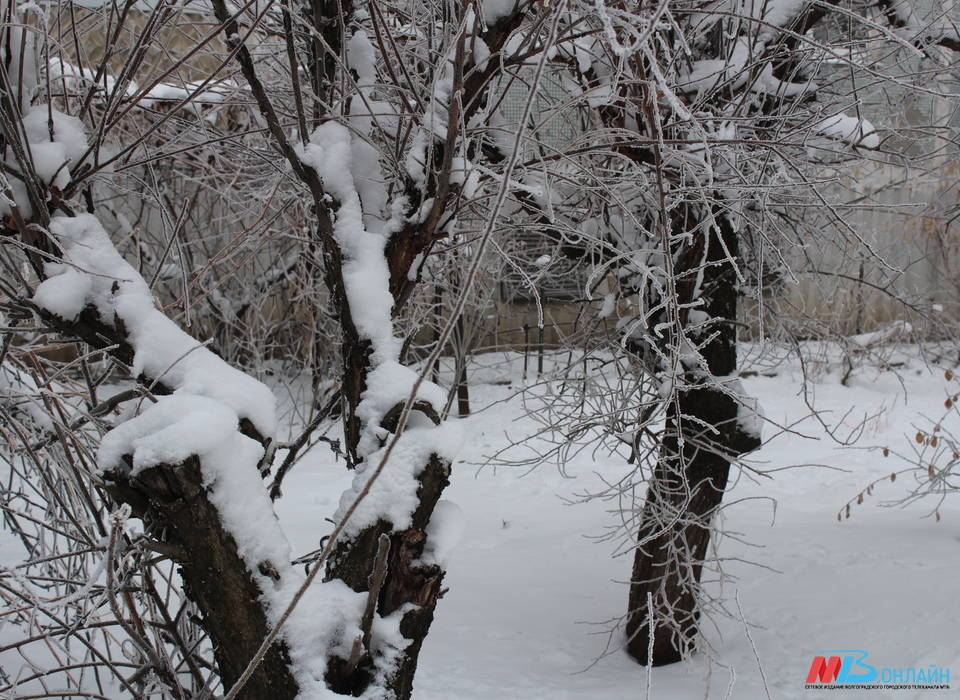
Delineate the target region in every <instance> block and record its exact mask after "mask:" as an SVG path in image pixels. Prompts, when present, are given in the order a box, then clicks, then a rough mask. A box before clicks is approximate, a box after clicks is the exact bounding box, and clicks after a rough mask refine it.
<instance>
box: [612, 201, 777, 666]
mask: <svg viewBox="0 0 960 700" xmlns="http://www.w3.org/2000/svg"><path fill="white" fill-rule="evenodd" d="M687 215H688V216H689V211H688V212H687ZM717 220H718V222H719V224H720V227H719V228H720V230H719V231H717V232H715V233H711V234H710V235H709V236H707V235H706V234H703V233H701V234H697V236H698V239H699V240H698V243H697V244H695V245H693V246H690V248H689V249H688V250H685V251H683V252H682V253H681V254H680V255H679V256H677V259H678V260H679V261H680V266H679V269H678V270H677V279H678V284H677V289H678V291H677V293H678V297H679V302H680V303H681V305H685V304H688V303H690V302H693V301H694V299H695V296H699V297H700V298H702V299H703V301H704V305H703V306H702V307H700V308H701V309H702V310H703V311H705V312H706V313H707V314H708V315H709V316H710V317H711V318H712V319H713V321H712V322H711V323H710V326H709V328H708V329H706V330H704V331H703V332H702V334H701V337H708V336H709V335H711V334H716V335H715V337H714V338H713V339H712V340H711V341H710V342H709V343H707V344H706V346H705V347H703V348H701V353H702V354H703V356H704V359H706V361H707V365H708V368H709V371H710V375H711V376H710V377H709V378H707V379H699V380H698V379H696V378H695V375H694V374H693V373H690V375H689V376H688V377H686V381H687V383H688V384H687V386H686V388H683V389H681V390H680V392H679V396H678V400H677V401H676V402H675V403H674V404H672V405H671V406H670V407H669V409H668V415H667V426H666V433H665V437H664V440H663V443H662V445H661V452H660V459H659V460H658V464H657V466H656V468H655V469H654V473H653V475H652V477H651V480H650V484H649V490H648V492H647V501H646V503H645V505H644V509H643V520H642V523H641V526H640V533H639V538H638V546H637V550H636V554H635V558H634V565H633V575H632V577H631V583H630V598H629V608H628V617H627V636H628V642H627V649H628V651H629V653H630V654H631V656H633V657H634V658H635V659H637V660H638V661H639V662H640V663H643V664H647V663H650V664H652V665H654V666H659V665H662V664H668V663H673V662H675V661H679V660H680V659H681V658H682V657H683V656H684V654H686V653H687V652H689V651H690V649H691V647H692V643H693V641H694V639H695V637H696V634H697V629H698V620H699V615H700V607H699V585H700V576H701V573H702V568H703V561H704V558H705V556H706V553H707V547H708V545H709V542H710V534H711V522H712V520H713V517H714V515H715V513H716V511H717V507H718V506H719V505H720V502H721V500H722V499H723V492H724V490H725V489H726V486H727V478H728V475H729V472H730V464H731V462H732V461H734V460H736V459H737V458H738V457H739V456H740V455H742V454H745V453H746V452H749V451H751V450H753V449H756V447H758V446H759V442H760V441H759V439H758V438H757V437H755V436H752V435H749V434H747V433H746V432H744V430H743V429H742V428H741V427H740V425H739V424H738V422H737V415H738V410H739V406H738V402H737V401H736V400H734V398H732V397H731V396H730V395H728V394H727V393H725V392H724V391H722V390H721V389H719V388H718V387H717V386H716V385H715V384H714V383H713V380H715V379H716V378H718V377H728V376H730V375H732V374H733V373H734V372H735V371H736V368H737V348H736V326H735V321H736V315H737V298H738V295H739V292H738V289H737V277H736V271H735V270H734V268H733V264H732V262H731V261H732V260H733V261H735V260H736V256H737V253H738V246H737V235H736V233H735V231H734V230H733V228H732V227H731V226H730V224H729V222H728V221H727V220H726V219H725V218H722V217H718V219H717ZM678 223H680V224H681V225H682V226H684V227H685V230H690V228H689V224H690V222H689V220H688V219H685V220H684V221H682V222H678ZM719 238H722V242H723V244H725V245H721V241H720V240H718V239H719ZM704 246H707V255H706V256H704V255H703V253H704ZM728 253H729V255H728ZM698 269H700V270H701V271H700V276H701V280H702V281H701V287H700V289H699V290H698V289H696V288H695V287H694V286H693V285H694V284H695V282H694V280H695V279H696V278H697V276H698V275H697V274H696V273H695V271H696V270H698ZM685 316H686V313H685V312H683V313H682V314H681V319H682V320H684V321H685ZM651 630H652V632H651ZM651 633H652V639H651ZM651 652H652V654H651Z"/></svg>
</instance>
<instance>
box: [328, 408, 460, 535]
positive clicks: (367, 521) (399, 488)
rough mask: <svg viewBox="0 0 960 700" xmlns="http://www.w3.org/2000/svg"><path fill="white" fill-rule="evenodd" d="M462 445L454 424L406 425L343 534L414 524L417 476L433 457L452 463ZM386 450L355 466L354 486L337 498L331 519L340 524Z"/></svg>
mask: <svg viewBox="0 0 960 700" xmlns="http://www.w3.org/2000/svg"><path fill="white" fill-rule="evenodd" d="M462 444H463V431H462V429H461V427H460V425H459V424H458V423H455V422H453V421H444V422H443V423H441V424H440V425H439V426H429V427H426V426H408V427H407V429H406V430H405V431H404V432H403V434H402V435H401V436H400V439H399V440H398V441H397V444H396V446H395V447H394V449H393V452H392V453H391V455H390V462H389V464H388V465H387V468H386V469H384V470H383V472H382V473H381V474H380V476H379V477H378V478H377V480H376V481H375V482H374V483H373V485H372V487H371V489H370V493H369V494H367V497H366V498H365V499H364V500H363V501H361V502H360V504H359V506H358V507H357V509H356V511H354V513H353V517H351V518H350V521H349V522H348V523H347V526H346V528H345V530H344V534H345V535H346V536H347V537H350V536H352V535H356V534H358V533H359V532H361V531H362V530H363V529H364V528H367V527H370V526H372V525H376V524H377V521H379V520H385V521H387V522H389V523H391V524H392V525H393V527H394V529H397V530H404V529H406V528H408V527H410V526H411V525H412V524H413V521H412V517H413V513H414V511H415V510H416V509H417V506H418V504H419V498H418V496H417V492H418V490H419V489H420V482H419V481H418V480H417V477H418V476H420V473H421V472H422V471H423V469H424V467H425V466H426V465H427V464H428V462H429V460H430V458H431V456H432V455H436V456H437V457H439V458H440V459H444V460H452V459H453V458H454V457H455V456H456V454H457V452H458V451H459V450H460V447H461V445H462ZM385 450H386V447H383V448H381V449H380V450H377V451H376V452H373V453H371V454H369V455H367V457H366V459H365V460H364V461H363V462H361V463H360V464H359V465H358V466H357V471H356V476H355V477H354V479H353V484H352V485H351V487H350V488H349V489H347V490H346V491H344V492H343V495H342V496H341V497H340V507H339V508H338V509H337V512H336V514H335V515H334V520H336V521H337V522H339V521H340V520H342V519H343V517H344V516H345V515H346V512H347V509H348V508H349V507H350V505H351V504H352V503H353V502H354V501H355V500H356V498H357V495H358V494H359V493H360V492H361V491H362V490H363V488H364V487H365V486H366V485H367V482H368V481H369V480H370V476H371V474H372V473H373V472H374V471H375V470H376V468H377V466H378V465H379V464H380V461H381V460H382V458H383V455H384V452H385Z"/></svg>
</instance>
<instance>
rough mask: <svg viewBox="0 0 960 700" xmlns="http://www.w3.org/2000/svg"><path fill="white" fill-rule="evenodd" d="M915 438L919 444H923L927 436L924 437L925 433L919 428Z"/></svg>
mask: <svg viewBox="0 0 960 700" xmlns="http://www.w3.org/2000/svg"><path fill="white" fill-rule="evenodd" d="M913 439H914V440H916V441H917V444H918V445H921V444H923V441H924V440H925V439H926V438H924V436H923V433H921V432H920V431H919V430H918V431H917V436H916V437H915V438H913Z"/></svg>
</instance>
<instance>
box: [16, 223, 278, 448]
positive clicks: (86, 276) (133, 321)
mask: <svg viewBox="0 0 960 700" xmlns="http://www.w3.org/2000/svg"><path fill="white" fill-rule="evenodd" d="M50 232H51V234H52V235H53V236H54V238H55V239H56V240H57V241H58V242H59V243H60V245H61V247H62V249H63V255H62V257H63V262H62V263H47V264H46V266H45V270H46V273H47V275H48V276H49V277H48V279H47V280H46V281H44V282H43V283H42V284H41V285H40V286H39V287H38V288H37V291H36V294H35V295H34V298H33V300H34V302H35V303H36V304H37V305H39V306H40V307H42V308H43V309H45V310H46V311H48V312H49V313H52V314H54V315H56V316H59V317H60V318H62V319H64V320H66V321H74V320H76V318H77V316H79V314H80V313H81V312H82V311H83V310H84V309H85V308H86V307H93V308H95V309H96V311H97V313H98V314H99V316H100V319H101V320H102V321H103V322H104V323H108V324H115V323H118V322H119V323H122V324H123V327H124V329H125V330H126V334H127V336H128V339H129V342H130V345H131V346H132V347H133V349H134V361H133V373H134V374H135V375H145V376H146V377H148V378H150V379H151V380H155V381H160V382H162V383H163V384H165V385H167V386H169V387H171V388H172V389H173V390H174V391H175V392H176V393H185V394H193V395H196V396H206V397H209V398H212V399H217V400H219V401H223V402H224V403H225V404H226V405H227V406H228V407H229V408H230V409H232V410H233V411H235V412H236V413H237V415H238V416H239V417H240V418H246V419H248V420H250V422H251V423H253V425H254V427H255V428H256V429H257V431H258V432H259V433H260V434H261V435H263V436H272V435H273V434H274V430H275V428H276V416H275V413H276V399H275V398H274V396H273V392H271V391H270V390H269V389H268V388H267V387H266V386H264V385H263V384H261V383H260V382H258V381H257V380H255V379H253V378H252V377H250V376H248V375H247V374H244V373H243V372H241V371H239V370H237V369H235V368H233V367H231V366H230V365H228V364H227V363H226V362H224V361H223V360H221V359H220V358H219V357H217V356H216V355H214V354H213V353H212V352H210V351H209V350H207V349H206V348H205V347H204V346H203V344H202V343H199V342H197V341H196V340H195V339H194V338H192V337H191V336H189V335H188V334H186V333H184V332H183V331H182V330H180V328H179V326H177V324H176V323H174V322H173V321H171V320H170V319H169V318H167V316H166V315H164V314H163V312H161V311H160V310H158V309H157V308H156V306H155V305H154V299H153V295H152V294H151V293H150V288H149V287H148V285H147V283H146V282H145V281H144V279H143V278H142V277H141V276H140V275H139V274H138V273H137V271H136V270H134V269H133V267H131V266H130V265H129V264H128V263H127V262H126V261H125V260H124V259H123V258H122V257H121V256H120V254H119V253H118V252H117V250H116V248H114V246H113V243H112V242H111V241H110V237H109V236H108V235H107V233H106V231H104V230H103V226H102V225H101V224H100V222H99V221H98V220H97V219H96V217H94V216H91V215H89V214H82V215H80V216H76V217H63V216H60V217H56V218H54V219H53V220H52V221H51V222H50Z"/></svg>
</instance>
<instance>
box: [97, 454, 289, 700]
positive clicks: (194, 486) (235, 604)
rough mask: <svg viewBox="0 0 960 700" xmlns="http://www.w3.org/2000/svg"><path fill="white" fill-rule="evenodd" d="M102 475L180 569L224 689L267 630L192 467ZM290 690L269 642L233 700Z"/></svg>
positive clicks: (284, 698)
mask: <svg viewBox="0 0 960 700" xmlns="http://www.w3.org/2000/svg"><path fill="white" fill-rule="evenodd" d="M104 477H105V480H106V483H107V488H108V490H109V491H110V493H111V495H112V496H113V497H114V498H115V499H117V501H119V502H121V503H126V504H128V505H129V506H130V507H131V509H132V511H133V514H134V515H135V516H136V517H138V518H140V519H142V520H143V522H144V524H145V526H146V527H147V529H148V532H149V533H150V534H151V535H152V538H151V539H154V540H155V541H157V542H159V543H162V545H166V546H167V551H168V552H169V554H170V556H171V557H172V558H173V559H174V561H176V562H177V563H178V564H180V574H181V576H182V577H183V582H184V589H185V591H186V593H187V595H188V596H189V597H190V600H192V601H193V602H194V603H196V604H197V607H198V608H199V609H200V614H201V616H202V624H203V627H204V629H206V631H207V633H208V634H209V635H210V639H211V640H212V641H213V653H214V656H215V658H216V661H217V667H218V670H219V673H220V678H221V680H222V682H223V687H224V688H225V689H226V690H229V689H230V688H231V687H232V686H233V685H234V683H236V681H237V679H238V678H239V677H240V675H241V674H242V673H243V671H244V669H245V668H246V666H247V664H248V663H249V662H250V660H251V659H252V658H253V655H254V653H255V652H256V651H257V649H258V648H259V647H260V644H261V642H262V641H263V639H264V637H266V635H267V632H268V631H269V625H268V623H267V619H266V616H265V614H264V609H263V605H262V604H261V603H260V594H261V591H260V587H259V585H258V584H257V583H256V582H255V581H254V579H253V576H252V575H251V574H250V571H249V570H248V569H247V566H246V564H245V563H244V562H243V560H242V559H241V558H240V556H239V555H238V554H237V543H236V542H235V541H234V539H233V537H232V536H231V535H230V533H228V532H227V531H226V530H225V529H224V528H223V525H222V523H221V521H220V514H219V512H218V511H217V508H216V506H214V505H213V504H212V503H211V502H210V500H209V498H208V497H207V492H206V488H205V487H204V486H203V477H202V474H201V470H200V462H199V461H198V460H197V458H195V457H191V458H190V459H188V460H187V461H185V462H183V463H182V464H176V465H162V466H159V467H152V468H149V469H143V470H141V471H140V472H139V473H137V474H136V475H135V476H131V475H130V473H129V472H128V471H123V472H120V471H117V472H111V473H108V474H105V475H104ZM260 572H261V573H262V574H263V575H264V576H270V575H271V572H274V573H275V572H276V569H275V568H274V566H273V565H272V564H271V563H270V562H262V563H261V564H260ZM298 692H299V689H298V687H297V683H296V682H295V681H294V679H293V676H292V675H291V674H290V659H289V657H288V654H287V648H286V645H285V644H284V643H283V642H277V643H275V644H274V645H273V646H272V647H271V648H270V650H269V651H268V652H267V654H266V657H265V658H264V659H263V661H262V662H261V663H260V665H259V666H258V667H257V670H256V671H255V672H254V674H253V675H252V676H251V678H250V680H249V681H247V683H246V685H245V686H244V687H243V690H242V691H241V692H240V694H239V696H238V697H239V698H242V699H243V700H293V698H295V697H296V696H297V694H298Z"/></svg>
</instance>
